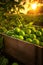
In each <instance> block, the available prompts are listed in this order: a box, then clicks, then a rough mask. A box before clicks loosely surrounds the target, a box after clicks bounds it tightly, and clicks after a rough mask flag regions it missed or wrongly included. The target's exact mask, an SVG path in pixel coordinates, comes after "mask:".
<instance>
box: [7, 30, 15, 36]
mask: <svg viewBox="0 0 43 65" xmlns="http://www.w3.org/2000/svg"><path fill="white" fill-rule="evenodd" d="M6 34H7V35H9V36H11V35H13V34H14V32H13V31H11V30H9V31H7V32H6Z"/></svg>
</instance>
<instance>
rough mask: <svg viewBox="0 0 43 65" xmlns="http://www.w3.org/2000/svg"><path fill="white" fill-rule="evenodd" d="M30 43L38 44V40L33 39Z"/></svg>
mask: <svg viewBox="0 0 43 65" xmlns="http://www.w3.org/2000/svg"><path fill="white" fill-rule="evenodd" d="M32 43H34V44H37V45H39V44H40V41H39V40H38V39H33V41H32Z"/></svg>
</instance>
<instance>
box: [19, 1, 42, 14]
mask: <svg viewBox="0 0 43 65" xmlns="http://www.w3.org/2000/svg"><path fill="white" fill-rule="evenodd" d="M41 6H43V4H42V3H38V2H37V1H36V2H27V1H26V3H25V4H24V5H23V7H24V9H20V12H21V13H24V14H27V13H28V12H33V13H34V12H37V11H38V8H40V7H41Z"/></svg>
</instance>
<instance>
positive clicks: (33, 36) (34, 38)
mask: <svg viewBox="0 0 43 65" xmlns="http://www.w3.org/2000/svg"><path fill="white" fill-rule="evenodd" d="M6 34H7V35H9V36H11V37H13V38H18V39H20V40H24V41H27V42H30V43H32V44H36V45H41V46H43V28H40V27H39V28H36V27H35V26H32V27H31V26H30V27H28V28H19V27H15V28H14V29H13V30H9V31H7V32H6Z"/></svg>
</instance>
